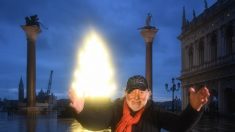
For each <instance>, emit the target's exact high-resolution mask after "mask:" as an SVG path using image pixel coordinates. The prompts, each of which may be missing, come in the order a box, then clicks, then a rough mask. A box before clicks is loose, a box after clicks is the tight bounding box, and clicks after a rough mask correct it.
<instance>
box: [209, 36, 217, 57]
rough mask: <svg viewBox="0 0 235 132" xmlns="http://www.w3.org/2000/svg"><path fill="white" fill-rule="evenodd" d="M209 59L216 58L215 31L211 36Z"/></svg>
mask: <svg viewBox="0 0 235 132" xmlns="http://www.w3.org/2000/svg"><path fill="white" fill-rule="evenodd" d="M210 48H211V61H215V60H216V59H217V36H216V34H215V33H213V34H212V36H211V43H210Z"/></svg>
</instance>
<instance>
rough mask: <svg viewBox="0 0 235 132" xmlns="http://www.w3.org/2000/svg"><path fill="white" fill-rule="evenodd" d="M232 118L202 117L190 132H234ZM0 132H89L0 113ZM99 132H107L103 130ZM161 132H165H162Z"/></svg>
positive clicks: (62, 122) (67, 122) (52, 118)
mask: <svg viewBox="0 0 235 132" xmlns="http://www.w3.org/2000/svg"><path fill="white" fill-rule="evenodd" d="M234 124H235V119H234V118H230V119H228V118H215V117H212V118H210V117H208V116H204V117H203V118H202V119H201V120H200V122H199V123H198V124H197V125H196V127H195V128H194V129H193V130H192V132H234V131H235V125H234ZM0 132H89V131H87V130H84V129H82V127H81V125H80V124H79V123H78V122H77V121H76V120H74V119H57V118H56V113H50V114H46V115H36V116H32V115H30V116H26V115H16V114H12V115H8V114H7V113H4V112H0ZM101 132H109V130H103V131H101ZM162 132H167V131H165V130H162Z"/></svg>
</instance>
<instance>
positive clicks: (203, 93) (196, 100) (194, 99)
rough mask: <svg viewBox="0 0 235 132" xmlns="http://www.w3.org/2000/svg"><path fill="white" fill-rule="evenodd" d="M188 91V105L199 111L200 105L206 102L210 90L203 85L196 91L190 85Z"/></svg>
mask: <svg viewBox="0 0 235 132" xmlns="http://www.w3.org/2000/svg"><path fill="white" fill-rule="evenodd" d="M189 93H190V96H189V100H190V105H191V106H192V107H193V108H194V109H195V110H197V111H200V110H201V108H202V106H204V105H205V104H206V103H207V102H208V97H209V96H210V92H209V90H208V89H207V87H203V88H201V89H199V90H198V91H197V92H196V91H195V89H194V88H192V87H191V88H190V89H189Z"/></svg>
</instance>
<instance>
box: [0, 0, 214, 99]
mask: <svg viewBox="0 0 235 132" xmlns="http://www.w3.org/2000/svg"><path fill="white" fill-rule="evenodd" d="M207 2H208V6H211V5H212V4H213V3H215V2H216V0H207ZM183 6H185V9H186V16H187V19H189V20H190V21H191V19H192V16H193V13H192V12H193V9H194V10H195V11H196V15H198V14H200V13H201V12H203V10H204V0H69V1H65V0H56V1H53V0H1V1H0V56H1V57H0V98H2V99H3V98H8V99H17V98H18V84H19V80H20V78H21V77H22V78H23V81H24V85H25V86H24V87H25V89H26V61H27V60H26V59H27V58H26V54H27V47H26V46H27V41H26V36H25V33H24V31H23V30H22V29H21V27H20V26H21V25H24V24H25V19H24V18H25V17H26V16H31V15H34V14H37V15H38V16H39V21H40V22H41V23H42V24H43V25H41V29H42V32H41V34H40V35H39V36H38V39H37V42H36V45H37V46H36V47H37V49H36V58H37V62H36V65H37V66H36V72H37V76H36V78H37V80H36V89H37V91H39V90H41V89H43V90H46V89H47V87H48V80H49V74H50V70H54V75H53V81H52V92H53V93H54V94H55V95H56V96H57V97H58V98H67V90H68V88H69V87H70V83H71V78H72V76H73V71H74V65H75V63H76V61H77V60H76V55H77V51H78V50H79V49H78V47H79V45H81V40H82V39H83V37H84V35H85V33H86V31H88V30H89V27H94V28H95V29H96V30H97V31H98V32H99V33H101V36H102V37H103V38H104V39H105V40H106V42H107V44H108V47H109V49H110V52H111V54H112V58H113V62H114V65H115V70H116V78H117V84H118V91H117V94H116V97H119V96H121V95H122V93H123V90H124V89H125V85H126V81H127V79H128V78H129V77H130V76H132V75H135V74H141V75H145V43H144V40H143V38H142V37H141V35H140V31H139V30H137V29H138V28H139V27H142V26H144V25H145V19H146V16H147V14H148V13H149V12H150V13H151V14H152V21H151V25H153V26H156V27H157V28H158V29H159V31H158V33H157V34H156V37H155V40H154V43H153V89H154V90H153V96H154V99H155V100H157V101H164V100H170V99H171V93H167V92H166V90H165V83H171V78H172V77H179V76H180V70H181V54H180V53H181V51H180V41H179V40H178V39H177V37H178V36H179V34H180V32H181V23H182V10H183V9H182V8H183ZM47 28H48V29H47ZM177 95H178V96H180V92H177Z"/></svg>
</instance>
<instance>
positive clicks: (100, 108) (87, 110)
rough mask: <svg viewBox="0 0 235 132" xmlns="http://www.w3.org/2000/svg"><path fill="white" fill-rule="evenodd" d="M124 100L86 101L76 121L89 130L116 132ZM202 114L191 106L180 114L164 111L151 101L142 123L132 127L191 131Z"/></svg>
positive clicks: (143, 130)
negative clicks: (108, 129) (109, 129)
mask: <svg viewBox="0 0 235 132" xmlns="http://www.w3.org/2000/svg"><path fill="white" fill-rule="evenodd" d="M122 108H123V99H117V100H115V101H114V102H111V101H110V102H105V103H97V102H96V103H95V101H87V100H86V101H85V105H84V109H83V111H82V112H81V113H80V114H78V115H77V116H76V119H77V120H78V121H79V122H80V123H81V124H82V126H83V127H85V128H87V129H89V130H102V129H107V128H110V127H111V130H112V131H113V132H114V131H115V128H116V125H117V123H118V122H119V121H120V119H121V117H122ZM201 115H202V112H197V111H196V110H194V109H193V108H192V107H191V106H190V105H188V106H187V108H186V109H185V110H184V111H183V112H182V113H181V114H180V115H177V114H175V113H172V112H168V111H165V110H162V109H160V108H158V107H157V105H156V103H155V102H153V101H152V100H149V101H148V102H147V104H146V106H145V111H144V113H143V115H142V116H141V119H140V121H139V122H138V123H137V124H136V125H133V126H132V131H133V132H160V129H161V128H164V129H166V130H169V131H172V132H185V131H188V130H190V129H191V128H192V127H193V126H194V125H195V124H196V123H197V122H198V120H199V119H200V117H201Z"/></svg>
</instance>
